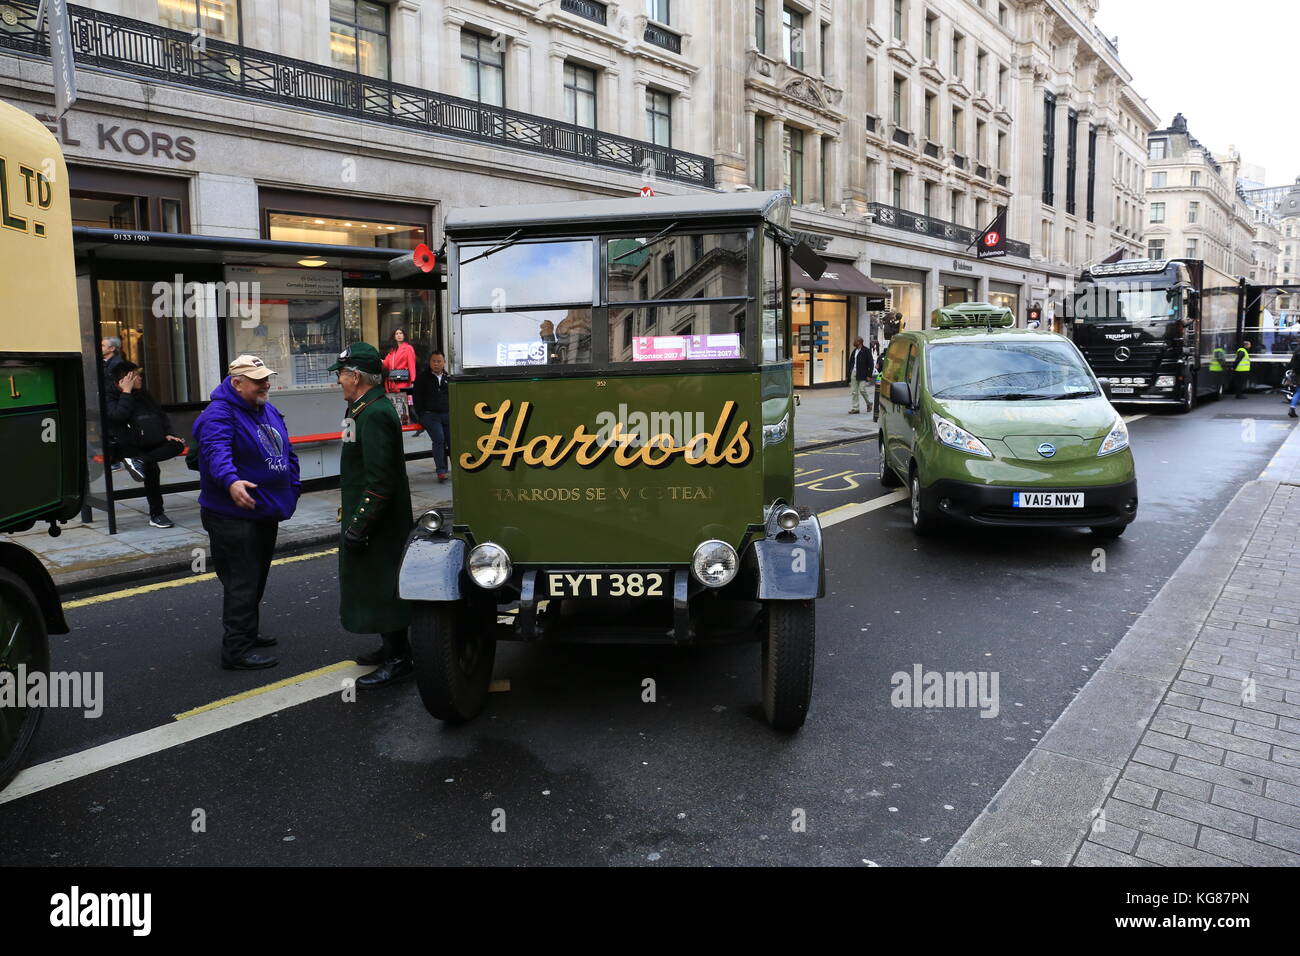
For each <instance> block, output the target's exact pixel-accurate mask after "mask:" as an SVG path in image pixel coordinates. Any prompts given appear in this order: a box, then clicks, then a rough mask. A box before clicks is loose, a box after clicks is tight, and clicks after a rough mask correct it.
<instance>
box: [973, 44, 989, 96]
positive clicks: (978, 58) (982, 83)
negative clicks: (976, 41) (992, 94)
mask: <svg viewBox="0 0 1300 956" xmlns="http://www.w3.org/2000/svg"><path fill="white" fill-rule="evenodd" d="M988 80H989V55H988V54H987V53H985V52H984V51H983V50H980V51H979V52H978V53H976V54H975V89H976V90H978V91H979V92H981V93H987V92H988V91H989V90H988V86H989V84H988Z"/></svg>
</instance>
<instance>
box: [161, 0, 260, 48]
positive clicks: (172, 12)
mask: <svg viewBox="0 0 1300 956" xmlns="http://www.w3.org/2000/svg"><path fill="white" fill-rule="evenodd" d="M158 22H159V24H161V25H162V26H165V27H170V28H171V29H173V30H183V31H184V32H186V33H189V34H191V35H193V34H194V31H195V30H202V31H203V32H202V34H200V35H201V36H204V37H209V38H212V39H216V40H225V41H226V42H227V43H238V42H239V25H240V19H239V0H158Z"/></svg>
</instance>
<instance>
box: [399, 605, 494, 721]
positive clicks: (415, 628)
mask: <svg viewBox="0 0 1300 956" xmlns="http://www.w3.org/2000/svg"><path fill="white" fill-rule="evenodd" d="M495 626H496V619H495V617H494V616H489V615H488V614H486V613H481V614H476V613H473V612H472V609H471V607H470V605H469V603H468V602H466V601H412V602H411V629H410V635H411V656H412V657H413V658H414V661H415V683H416V686H417V687H418V688H419V690H420V699H421V700H422V701H423V702H424V707H425V709H426V710H427V711H428V712H429V713H430V714H432V715H433V716H434V717H437V718H438V719H439V720H445V721H449V722H452V723H459V722H462V721H466V720H470V719H472V718H474V717H477V716H478V715H479V713H480V712H481V711H482V710H483V707H484V706H485V705H486V704H487V695H488V684H489V683H491V681H492V664H493V662H494V661H495V659H496V648H497V642H496V636H495V634H493V633H492V629H493V628H494V627H495Z"/></svg>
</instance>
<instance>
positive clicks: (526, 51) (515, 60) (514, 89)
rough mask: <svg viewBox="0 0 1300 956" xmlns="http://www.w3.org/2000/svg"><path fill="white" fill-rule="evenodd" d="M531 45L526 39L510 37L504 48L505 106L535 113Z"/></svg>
mask: <svg viewBox="0 0 1300 956" xmlns="http://www.w3.org/2000/svg"><path fill="white" fill-rule="evenodd" d="M532 70H533V45H532V43H531V42H530V41H529V40H528V38H527V37H511V38H510V41H509V45H508V46H507V47H506V106H508V107H510V108H511V109H515V110H520V111H522V112H524V113H536V112H538V110H537V108H536V107H535V105H534V103H533V83H532Z"/></svg>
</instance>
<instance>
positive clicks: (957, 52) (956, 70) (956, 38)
mask: <svg viewBox="0 0 1300 956" xmlns="http://www.w3.org/2000/svg"><path fill="white" fill-rule="evenodd" d="M964 39H965V37H963V36H962V35H961V34H960V33H954V34H953V35H952V63H951V64H950V69H951V71H952V75H953V79H956V80H960V79H961V54H962V41H963V40H964Z"/></svg>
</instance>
